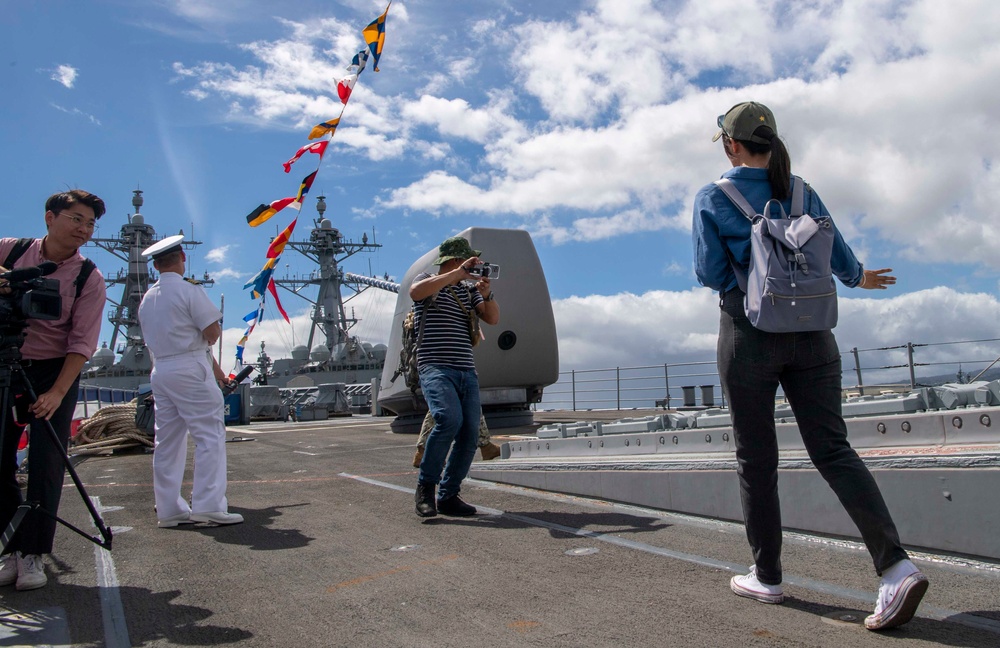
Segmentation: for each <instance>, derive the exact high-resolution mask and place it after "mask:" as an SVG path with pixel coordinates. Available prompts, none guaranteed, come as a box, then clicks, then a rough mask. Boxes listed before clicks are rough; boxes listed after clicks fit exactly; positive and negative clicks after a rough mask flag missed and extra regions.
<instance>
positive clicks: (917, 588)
mask: <svg viewBox="0 0 1000 648" xmlns="http://www.w3.org/2000/svg"><path fill="white" fill-rule="evenodd" d="M928 584H929V583H928V582H927V577H926V576H924V575H923V574H921V573H920V570H919V569H917V566H916V565H914V564H913V563H912V562H910V561H909V560H900V561H899V562H898V563H896V564H895V565H893V566H892V567H890V568H889V569H887V570H885V572H883V573H882V582H881V584H880V585H879V588H878V600H877V601H876V602H875V613H874V614H871V615H870V616H868V617H867V618H866V619H865V627H866V628H868V629H869V630H885V629H887V628H895V627H897V626H901V625H903V624H904V623H906V622H907V621H909V620H910V619H912V618H913V615H914V614H916V612H917V606H918V605H920V600H921V599H922V598H924V593H925V592H926V591H927V586H928Z"/></svg>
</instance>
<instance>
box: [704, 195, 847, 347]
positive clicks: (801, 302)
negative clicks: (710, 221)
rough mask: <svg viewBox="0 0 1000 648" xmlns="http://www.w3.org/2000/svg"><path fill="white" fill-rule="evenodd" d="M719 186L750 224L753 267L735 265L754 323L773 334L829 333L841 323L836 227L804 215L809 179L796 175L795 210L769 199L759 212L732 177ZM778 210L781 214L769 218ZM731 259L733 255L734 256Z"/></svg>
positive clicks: (824, 220)
mask: <svg viewBox="0 0 1000 648" xmlns="http://www.w3.org/2000/svg"><path fill="white" fill-rule="evenodd" d="M715 184H717V185H718V186H719V188H720V189H722V191H723V192H725V194H726V196H728V197H729V199H730V200H732V201H733V204H735V205H736V206H737V207H738V208H739V210H740V211H741V212H743V215H744V216H746V217H747V218H748V219H749V220H750V223H751V230H750V270H749V273H748V274H746V275H744V274H743V270H742V269H741V268H739V267H737V265H736V264H735V263H733V264H732V265H733V270H734V271H735V273H736V281H737V282H738V283H739V285H740V288H741V289H742V290H743V292H744V293H746V302H745V303H744V305H743V306H744V310H745V311H746V314H747V319H749V320H750V323H751V324H753V325H754V327H755V328H758V329H760V330H762V331H768V332H770V333H797V332H800V331H825V330H829V329H832V328H833V327H835V326H836V325H837V286H836V284H835V283H834V279H833V271H832V269H831V267H830V257H831V256H832V254H833V239H834V230H833V223H832V222H831V221H830V218H829V217H826V216H824V217H822V218H812V217H805V218H803V213H804V211H803V209H802V206H803V193H804V185H805V183H804V182H803V181H802V178H799V177H798V176H793V177H792V213H791V214H789V215H785V210H784V208H783V207H782V206H781V203H780V202H778V201H777V200H774V199H772V200H769V201H768V202H767V204H766V205H765V206H764V213H763V214H757V213H755V212H754V209H753V207H751V206H750V203H749V202H747V199H746V198H744V197H743V194H741V193H740V191H739V189H737V188H736V185H734V184H733V183H732V182H731V181H730V180H728V179H727V178H722V179H721V180H716V181H715ZM774 210H777V212H778V214H779V217H776V218H771V214H772V212H773V211H774ZM730 261H732V259H730Z"/></svg>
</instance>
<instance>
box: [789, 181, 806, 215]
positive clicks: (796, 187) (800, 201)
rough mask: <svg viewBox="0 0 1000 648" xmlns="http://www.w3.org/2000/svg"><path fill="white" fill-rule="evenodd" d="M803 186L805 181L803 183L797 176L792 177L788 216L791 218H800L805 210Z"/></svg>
mask: <svg viewBox="0 0 1000 648" xmlns="http://www.w3.org/2000/svg"><path fill="white" fill-rule="evenodd" d="M805 184H806V183H805V181H803V180H802V178H800V177H799V176H792V211H791V213H790V214H788V215H789V216H791V217H792V218H794V217H796V216H801V215H803V214H804V213H805V210H804V209H803V205H804V202H805V196H804V193H805V191H804V189H805Z"/></svg>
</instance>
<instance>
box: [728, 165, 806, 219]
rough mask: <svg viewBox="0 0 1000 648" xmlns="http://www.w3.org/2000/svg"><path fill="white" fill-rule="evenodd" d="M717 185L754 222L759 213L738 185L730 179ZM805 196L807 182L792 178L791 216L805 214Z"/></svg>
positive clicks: (796, 177)
mask: <svg viewBox="0 0 1000 648" xmlns="http://www.w3.org/2000/svg"><path fill="white" fill-rule="evenodd" d="M715 184H716V185H717V186H718V187H719V189H722V191H723V193H725V194H726V196H727V197H728V198H729V200H731V201H733V204H734V205H736V207H737V208H739V210H740V211H741V212H743V215H744V216H746V217H747V218H749V219H750V220H753V218H754V216H756V215H757V212H756V211H754V208H753V207H751V206H750V203H749V202H747V199H746V198H744V197H743V194H742V193H740V190H739V189H737V188H736V185H735V184H733V181H732V180H730V179H729V178H719V179H718V180H716V181H715ZM804 194H805V182H804V181H803V180H802V178H800V177H799V176H792V211H791V212H790V213H789V214H788V215H789V216H791V217H795V216H801V215H802V214H804V213H805V211H804V209H803V206H804V203H805V196H804Z"/></svg>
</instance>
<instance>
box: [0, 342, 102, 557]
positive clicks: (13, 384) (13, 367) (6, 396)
mask: <svg viewBox="0 0 1000 648" xmlns="http://www.w3.org/2000/svg"><path fill="white" fill-rule="evenodd" d="M4 337H5V338H6V337H7V336H4ZM8 339H9V338H8ZM3 346H5V347H6V348H4V349H2V350H0V442H2V441H4V440H6V435H7V434H9V433H12V432H13V431H12V430H11V431H9V430H7V429H6V426H7V416H8V414H9V412H10V408H11V406H12V405H13V399H12V397H11V396H12V394H23V395H24V396H27V398H28V402H29V403H34V402H35V401H36V400H37V399H38V395H37V394H35V390H34V388H33V387H32V386H31V381H29V380H28V376H27V375H26V374H25V371H24V367H22V366H21V364H20V362H19V361H20V355H21V354H20V350H19V345H17V344H14V345H10V346H7V345H3ZM18 387H19V389H18V390H17V391H15V388H18ZM38 425H41V427H42V428H44V430H45V432H46V433H47V434H48V436H49V439H50V440H51V442H52V444H53V448H58V449H60V450H61V452H62V459H63V464H64V465H65V467H66V471H67V472H69V475H70V477H71V478H72V479H73V483H74V484H75V485H76V490H77V492H79V493H80V496H81V497H82V498H83V503H84V504H85V505H86V506H87V510H88V511H90V517H91V519H93V521H94V526H96V527H97V529H98V530H99V531H100V536H96V535H90V534H88V533H86V532H85V531H83V530H81V529H78V528H77V527H75V526H73V525H72V524H70V523H69V522H67V521H66V520H63V519H62V518H60V517H58V516H57V515H56V514H54V513H52V512H51V511H48V510H46V509H45V508H43V507H42V506H41V504H40V503H39V502H32V501H28V502H22V504H21V505H20V506H18V507H17V510H16V511H15V513H14V517H13V518H12V519H11V521H10V524H8V525H7V528H6V529H4V531H3V535H2V536H0V542H2V545H3V546H2V547H0V553H5V552H6V551H7V545H8V544H10V541H11V540H12V539H13V537H14V534H15V532H17V529H18V527H19V526H20V525H21V522H23V521H24V518H25V516H26V515H27V514H28V512H30V511H36V512H38V513H42V514H44V515H47V516H48V517H50V518H52V519H53V520H55V521H56V522H58V523H60V524H62V525H63V526H65V527H66V528H68V529H70V530H71V531H74V532H76V533H78V534H79V535H81V536H83V537H84V538H86V539H87V540H90V541H91V542H93V543H94V544H97V545H99V546H101V547H104V548H105V549H111V529H110V528H109V527H108V526H107V525H105V524H104V520H103V519H101V515H100V514H99V513H98V512H97V509H95V508H94V504H93V502H91V500H90V497H89V496H88V495H87V491H86V489H85V488H84V487H83V483H81V482H80V478H79V476H77V474H76V470H75V469H74V468H73V464H72V462H71V461H70V458H69V454H67V452H66V448H65V447H63V445H62V443H60V441H59V435H58V434H56V431H55V428H53V427H52V423H51V422H50V421H48V420H46V419H41V418H36V419H35V420H34V421H33V422H32V427H36V426H38ZM32 432H33V433H34V434H38V433H40V432H42V430H40V429H36V430H32ZM28 460H29V462H30V461H31V447H30V445H29V448H28Z"/></svg>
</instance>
